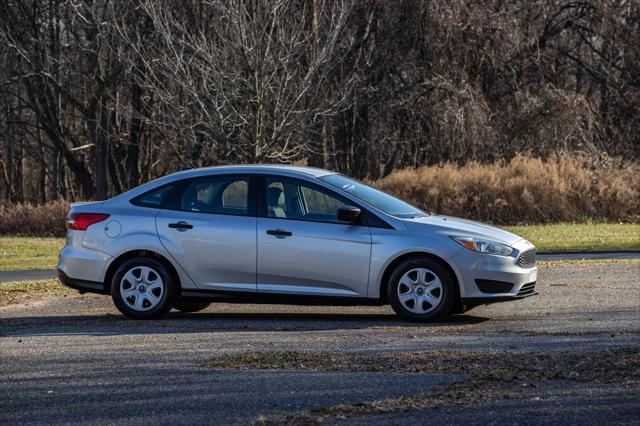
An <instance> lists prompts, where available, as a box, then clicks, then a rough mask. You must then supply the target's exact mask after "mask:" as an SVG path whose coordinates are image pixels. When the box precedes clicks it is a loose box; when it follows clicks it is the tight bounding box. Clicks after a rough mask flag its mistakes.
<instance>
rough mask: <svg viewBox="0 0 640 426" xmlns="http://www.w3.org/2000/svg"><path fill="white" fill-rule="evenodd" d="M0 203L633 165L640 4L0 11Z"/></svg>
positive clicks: (53, 1) (132, 4) (53, 5)
mask: <svg viewBox="0 0 640 426" xmlns="http://www.w3.org/2000/svg"><path fill="white" fill-rule="evenodd" d="M0 108H1V111H0V172H1V173H2V175H1V176H0V182H1V184H0V197H2V200H3V201H4V202H8V203H16V202H34V203H41V202H47V201H49V200H53V199H59V198H63V199H102V198H105V197H108V196H110V195H112V194H114V193H119V192H122V191H124V190H126V189H128V188H131V187H133V186H136V185H138V184H139V183H141V182H144V181H147V180H149V179H152V178H154V177H157V176H159V175H163V174H166V173H169V172H172V171H176V170H181V169H185V168H189V167H201V166H209V165H218V164H235V163H265V162H266V163H289V162H304V163H306V164H309V165H312V166H318V167H324V168H329V169H333V170H337V171H340V172H344V173H347V174H349V175H353V176H356V177H358V178H370V179H376V178H380V177H383V176H386V175H387V174H389V173H390V172H391V171H392V170H394V169H397V168H400V167H418V166H422V165H428V164H437V163H441V162H454V163H458V164H463V163H465V162H467V161H469V160H476V161H480V162H493V161H497V160H503V159H510V158H512V157H513V156H514V155H516V154H518V153H523V152H528V153H531V154H532V155H535V156H541V157H546V156H549V155H550V154H554V153H558V152H569V153H573V152H580V153H587V154H599V153H602V152H606V153H608V154H609V155H616V156H624V157H627V158H632V159H637V158H638V156H639V155H640V143H639V142H640V2H639V1H638V0H611V1H605V0H600V1H597V0H590V1H559V0H531V1H530V0H513V1H504V0H482V1H455V2H452V1H448V0H397V1H384V0H359V1H358V0H291V1H285V0H184V1H178V0H174V1H171V0H119V1H116V0H112V1H109V0H3V1H1V2H0Z"/></svg>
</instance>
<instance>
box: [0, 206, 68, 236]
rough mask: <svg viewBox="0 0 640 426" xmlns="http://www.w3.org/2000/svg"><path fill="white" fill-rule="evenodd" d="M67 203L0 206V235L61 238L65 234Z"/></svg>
mask: <svg viewBox="0 0 640 426" xmlns="http://www.w3.org/2000/svg"><path fill="white" fill-rule="evenodd" d="M68 211H69V203H68V202H67V201H63V200H58V201H52V202H49V203H47V204H43V205H33V204H15V205H0V235H19V236H38V237H62V236H64V235H65V234H66V231H67V229H66V222H65V217H66V215H67V213H68Z"/></svg>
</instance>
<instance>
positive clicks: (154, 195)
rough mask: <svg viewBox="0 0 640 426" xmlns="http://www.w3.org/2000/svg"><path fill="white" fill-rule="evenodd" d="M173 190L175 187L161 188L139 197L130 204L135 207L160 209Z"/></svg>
mask: <svg viewBox="0 0 640 426" xmlns="http://www.w3.org/2000/svg"><path fill="white" fill-rule="evenodd" d="M173 188H175V185H167V186H162V187H160V188H158V189H154V190H151V191H149V192H147V193H145V194H142V195H139V196H138V197H136V198H134V199H133V200H131V202H132V203H133V204H135V205H136V206H142V207H153V208H160V206H162V203H164V201H165V200H166V199H167V197H168V196H169V194H170V193H171V191H172V190H173Z"/></svg>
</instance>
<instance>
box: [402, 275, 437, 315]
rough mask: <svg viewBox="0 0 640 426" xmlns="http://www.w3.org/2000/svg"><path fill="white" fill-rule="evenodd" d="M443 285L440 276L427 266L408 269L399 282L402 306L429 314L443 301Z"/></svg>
mask: <svg viewBox="0 0 640 426" xmlns="http://www.w3.org/2000/svg"><path fill="white" fill-rule="evenodd" d="M442 292H443V286H442V282H441V281H440V278H438V276H437V275H436V274H435V272H433V271H432V270H429V269H427V268H414V269H411V270H409V271H407V272H406V273H405V274H404V275H403V276H402V277H401V278H400V282H399V284H398V300H399V301H400V303H401V304H402V307H403V308H404V309H406V310H408V311H409V312H411V313H414V314H427V313H429V312H431V311H433V310H435V309H436V308H437V307H438V306H439V305H440V302H441V301H442Z"/></svg>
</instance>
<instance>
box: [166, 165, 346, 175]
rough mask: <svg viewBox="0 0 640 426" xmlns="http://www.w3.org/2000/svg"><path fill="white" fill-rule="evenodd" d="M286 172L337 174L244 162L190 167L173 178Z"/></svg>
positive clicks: (317, 169)
mask: <svg viewBox="0 0 640 426" xmlns="http://www.w3.org/2000/svg"><path fill="white" fill-rule="evenodd" d="M273 172H284V173H286V174H303V175H306V176H311V177H316V178H317V177H320V176H324V175H329V174H335V172H332V171H330V170H324V169H319V168H316V167H307V166H294V165H287V164H243V165H237V166H214V167H202V168H199V169H190V170H185V171H182V172H177V173H173V174H172V175H170V176H172V177H173V178H186V177H196V176H203V175H208V174H224V173H273Z"/></svg>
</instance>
